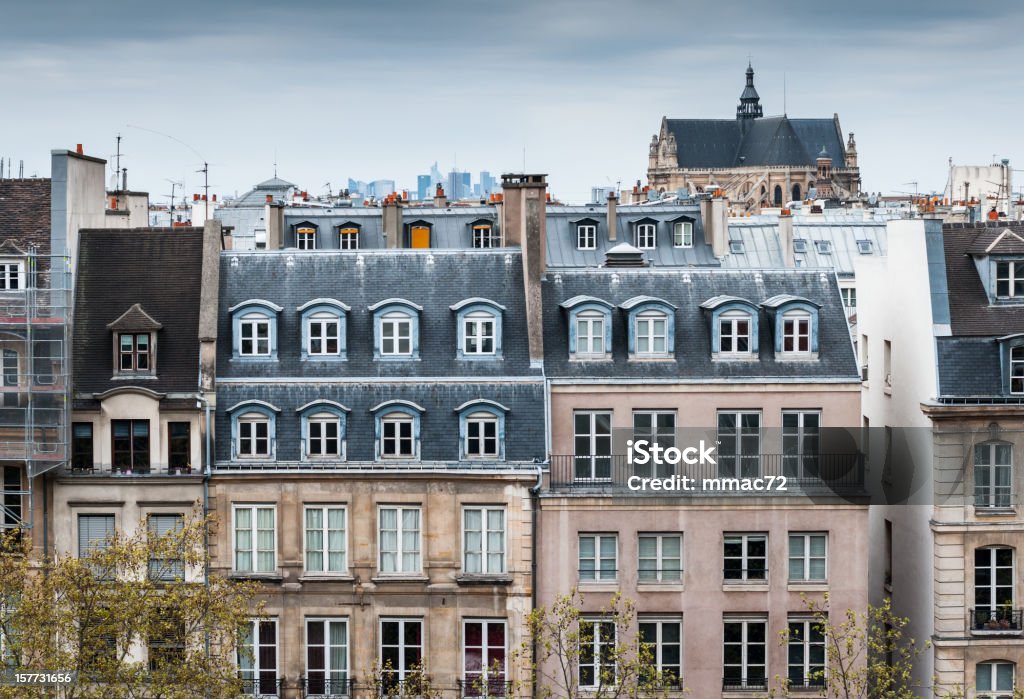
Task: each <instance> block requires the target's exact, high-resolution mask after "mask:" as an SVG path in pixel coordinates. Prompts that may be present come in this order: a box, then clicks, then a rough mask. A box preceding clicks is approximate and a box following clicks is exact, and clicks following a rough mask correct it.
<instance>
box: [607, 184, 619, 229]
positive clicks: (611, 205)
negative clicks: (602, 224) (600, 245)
mask: <svg viewBox="0 0 1024 699" xmlns="http://www.w3.org/2000/svg"><path fill="white" fill-rule="evenodd" d="M618 209H619V200H618V198H616V196H615V192H608V217H607V218H608V240H609V241H613V240H616V239H617V238H618V235H619V211H618Z"/></svg>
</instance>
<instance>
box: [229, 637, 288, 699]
mask: <svg viewBox="0 0 1024 699" xmlns="http://www.w3.org/2000/svg"><path fill="white" fill-rule="evenodd" d="M238 644H239V647H238V674H239V675H240V676H241V679H242V694H243V695H250V696H253V695H254V696H267V697H276V696H278V695H279V694H280V690H279V686H278V679H277V619H253V620H252V621H249V622H246V623H245V624H243V625H242V632H241V634H240V637H239V639H238Z"/></svg>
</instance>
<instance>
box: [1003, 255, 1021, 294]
mask: <svg viewBox="0 0 1024 699" xmlns="http://www.w3.org/2000/svg"><path fill="white" fill-rule="evenodd" d="M996 296H998V297H999V298H1003V299H1006V298H1016V297H1019V296H1024V262H1019V261H1018V262H997V263H996Z"/></svg>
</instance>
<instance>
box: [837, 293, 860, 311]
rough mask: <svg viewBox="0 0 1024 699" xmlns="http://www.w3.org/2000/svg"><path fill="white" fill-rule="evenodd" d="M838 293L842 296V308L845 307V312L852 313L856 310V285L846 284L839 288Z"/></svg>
mask: <svg viewBox="0 0 1024 699" xmlns="http://www.w3.org/2000/svg"><path fill="white" fill-rule="evenodd" d="M839 293H840V294H842V296H843V308H845V309H846V312H847V313H853V312H854V311H856V310H857V289H856V287H852V286H848V287H845V288H840V289H839Z"/></svg>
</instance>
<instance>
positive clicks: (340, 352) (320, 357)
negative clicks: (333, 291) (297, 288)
mask: <svg viewBox="0 0 1024 699" xmlns="http://www.w3.org/2000/svg"><path fill="white" fill-rule="evenodd" d="M295 310H296V311H298V312H299V313H301V314H302V351H301V357H302V360H303V361H316V362H329V361H342V360H344V359H345V358H346V356H347V348H348V345H347V333H346V326H347V322H346V321H347V319H348V312H349V310H350V309H349V307H348V306H346V305H345V304H344V303H342V302H341V301H337V300H335V299H327V298H319V299H313V300H312V301H307V302H306V303H304V304H302V305H301V306H299V307H298V308H296V309H295Z"/></svg>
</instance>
